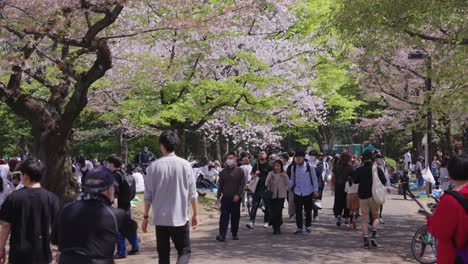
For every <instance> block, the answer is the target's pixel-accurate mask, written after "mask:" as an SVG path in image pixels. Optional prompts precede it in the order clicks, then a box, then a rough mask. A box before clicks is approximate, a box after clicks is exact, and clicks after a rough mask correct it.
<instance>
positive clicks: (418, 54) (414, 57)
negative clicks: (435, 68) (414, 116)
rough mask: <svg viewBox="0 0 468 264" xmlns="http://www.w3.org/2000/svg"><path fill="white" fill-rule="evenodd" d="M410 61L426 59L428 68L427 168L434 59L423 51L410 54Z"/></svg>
mask: <svg viewBox="0 0 468 264" xmlns="http://www.w3.org/2000/svg"><path fill="white" fill-rule="evenodd" d="M408 59H410V60H420V59H424V64H425V66H426V76H425V78H424V84H425V88H426V91H427V92H428V95H427V96H426V97H425V98H424V105H425V106H427V112H426V122H427V123H426V130H427V131H426V137H427V144H426V155H425V156H426V157H425V158H426V162H425V163H426V167H427V166H428V165H429V159H430V157H431V143H432V110H431V107H430V103H431V99H432V98H431V97H432V95H431V91H432V77H431V75H432V58H431V56H430V55H429V54H427V53H423V52H421V51H415V52H413V53H410V54H408Z"/></svg>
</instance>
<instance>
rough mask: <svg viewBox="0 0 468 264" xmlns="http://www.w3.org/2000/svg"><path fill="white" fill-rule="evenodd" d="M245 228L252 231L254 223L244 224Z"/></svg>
mask: <svg viewBox="0 0 468 264" xmlns="http://www.w3.org/2000/svg"><path fill="white" fill-rule="evenodd" d="M245 226H246V227H247V228H249V229H253V228H254V226H255V224H254V222H252V221H250V223H248V224H246V225H245Z"/></svg>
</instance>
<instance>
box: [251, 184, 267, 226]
mask: <svg viewBox="0 0 468 264" xmlns="http://www.w3.org/2000/svg"><path fill="white" fill-rule="evenodd" d="M262 201H263V206H265V214H264V216H263V222H265V223H269V222H270V221H269V216H270V200H269V199H267V197H266V192H265V191H259V192H256V193H254V195H253V201H252V210H251V212H250V221H252V222H253V223H255V218H256V217H257V210H258V208H259V207H260V203H261V202H262Z"/></svg>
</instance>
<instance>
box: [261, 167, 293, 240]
mask: <svg viewBox="0 0 468 264" xmlns="http://www.w3.org/2000/svg"><path fill="white" fill-rule="evenodd" d="M273 169H274V170H273V171H271V172H270V173H269V174H268V176H267V179H266V182H265V186H266V187H267V188H268V194H269V196H270V197H269V198H270V225H272V226H273V235H279V234H281V225H282V224H283V205H284V200H285V199H286V196H287V193H288V190H289V178H288V175H287V174H286V172H284V170H283V162H281V160H277V161H275V162H274V163H273Z"/></svg>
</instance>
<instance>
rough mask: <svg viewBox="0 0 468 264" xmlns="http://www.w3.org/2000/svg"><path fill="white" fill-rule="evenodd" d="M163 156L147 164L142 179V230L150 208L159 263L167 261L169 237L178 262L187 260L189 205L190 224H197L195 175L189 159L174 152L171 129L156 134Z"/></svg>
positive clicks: (175, 139)
mask: <svg viewBox="0 0 468 264" xmlns="http://www.w3.org/2000/svg"><path fill="white" fill-rule="evenodd" d="M159 142H160V147H161V153H162V154H163V157H162V158H160V159H158V160H157V161H155V162H153V163H151V165H150V166H149V167H148V171H147V176H146V181H145V185H146V186H145V209H144V214H143V223H142V231H143V232H144V233H146V232H147V227H148V221H149V211H150V208H152V209H153V214H152V217H151V224H152V225H156V243H157V251H158V255H159V263H160V264H167V263H170V249H171V247H170V240H172V242H173V243H174V245H175V248H176V249H177V253H178V260H177V263H178V264H186V263H189V261H190V255H191V248H190V226H189V216H188V211H189V210H188V209H189V203H190V204H191V206H192V226H194V227H195V226H197V224H198V218H197V217H198V216H197V215H198V209H197V197H198V193H197V190H196V186H195V179H194V177H193V175H192V173H193V171H192V166H191V165H190V163H189V162H188V161H187V160H185V159H182V158H180V157H178V156H176V155H175V150H176V149H177V147H178V146H179V144H180V140H179V137H178V136H177V134H176V133H175V132H173V131H164V132H163V133H162V134H161V135H160V137H159Z"/></svg>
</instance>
